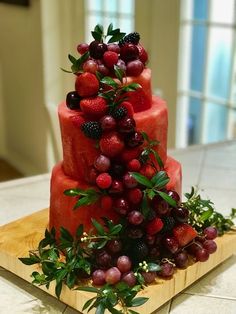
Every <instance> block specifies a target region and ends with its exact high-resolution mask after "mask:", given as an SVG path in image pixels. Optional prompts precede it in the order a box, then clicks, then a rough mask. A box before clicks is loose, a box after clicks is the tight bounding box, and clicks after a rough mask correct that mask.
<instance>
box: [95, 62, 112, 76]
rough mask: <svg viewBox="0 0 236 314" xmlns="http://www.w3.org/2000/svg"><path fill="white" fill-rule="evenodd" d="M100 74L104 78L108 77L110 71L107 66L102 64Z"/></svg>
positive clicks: (99, 69)
mask: <svg viewBox="0 0 236 314" xmlns="http://www.w3.org/2000/svg"><path fill="white" fill-rule="evenodd" d="M98 72H99V73H101V74H102V76H108V75H109V72H110V71H109V69H108V68H107V67H106V66H105V64H103V63H102V64H99V65H98Z"/></svg>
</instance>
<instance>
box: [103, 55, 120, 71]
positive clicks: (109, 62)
mask: <svg viewBox="0 0 236 314" xmlns="http://www.w3.org/2000/svg"><path fill="white" fill-rule="evenodd" d="M117 61H118V54H117V53H116V52H114V51H106V52H105V53H104V55H103V62H104V64H105V66H107V67H108V68H112V67H113V66H114V65H115V64H116V63H117Z"/></svg>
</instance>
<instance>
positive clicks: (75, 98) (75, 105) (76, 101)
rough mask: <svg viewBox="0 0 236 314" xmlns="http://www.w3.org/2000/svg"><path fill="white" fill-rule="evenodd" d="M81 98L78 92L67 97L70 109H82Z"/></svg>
mask: <svg viewBox="0 0 236 314" xmlns="http://www.w3.org/2000/svg"><path fill="white" fill-rule="evenodd" d="M80 100H81V97H80V96H79V94H78V93H77V92H76V91H73V92H70V93H68V94H67V96H66V105H67V107H68V108H69V109H71V110H74V109H80Z"/></svg>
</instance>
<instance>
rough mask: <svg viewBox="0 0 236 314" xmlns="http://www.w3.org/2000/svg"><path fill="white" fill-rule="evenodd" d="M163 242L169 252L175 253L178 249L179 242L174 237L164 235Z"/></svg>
mask: <svg viewBox="0 0 236 314" xmlns="http://www.w3.org/2000/svg"><path fill="white" fill-rule="evenodd" d="M163 244H164V246H165V248H167V250H169V251H170V252H171V253H173V254H174V253H176V252H177V251H178V249H179V243H178V241H177V240H176V239H175V238H174V237H169V236H167V237H165V238H164V239H163Z"/></svg>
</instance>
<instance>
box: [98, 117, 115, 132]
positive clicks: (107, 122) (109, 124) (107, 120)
mask: <svg viewBox="0 0 236 314" xmlns="http://www.w3.org/2000/svg"><path fill="white" fill-rule="evenodd" d="M100 123H101V127H102V129H103V130H104V131H111V130H114V129H115V128H116V120H115V119H114V118H113V117H112V116H108V115H107V116H104V117H102V118H101V120H100Z"/></svg>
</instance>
